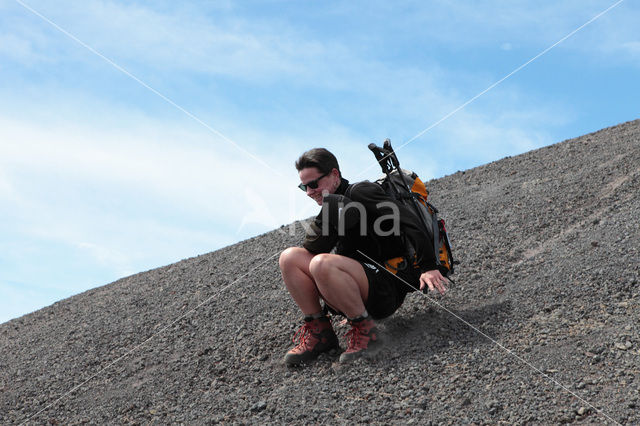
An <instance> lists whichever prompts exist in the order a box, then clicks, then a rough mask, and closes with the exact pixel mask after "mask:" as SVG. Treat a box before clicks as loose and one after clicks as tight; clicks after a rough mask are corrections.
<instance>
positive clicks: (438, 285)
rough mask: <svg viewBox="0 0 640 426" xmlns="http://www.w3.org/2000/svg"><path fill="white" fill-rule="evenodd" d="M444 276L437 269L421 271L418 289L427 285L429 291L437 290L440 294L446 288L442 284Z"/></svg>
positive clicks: (422, 288) (444, 279)
mask: <svg viewBox="0 0 640 426" xmlns="http://www.w3.org/2000/svg"><path fill="white" fill-rule="evenodd" d="M445 281H446V278H445V277H443V276H442V274H441V273H440V271H439V270H437V269H434V270H432V271H427V272H423V273H422V274H421V275H420V290H422V291H424V288H425V287H428V288H429V290H430V291H435V290H438V291H439V292H440V294H444V292H445V291H447V289H446V288H445V286H444V282H445Z"/></svg>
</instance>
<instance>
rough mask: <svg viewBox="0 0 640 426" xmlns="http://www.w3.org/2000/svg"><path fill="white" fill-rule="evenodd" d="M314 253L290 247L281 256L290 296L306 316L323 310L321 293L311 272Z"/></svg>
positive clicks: (284, 279) (283, 278) (281, 266)
mask: <svg viewBox="0 0 640 426" xmlns="http://www.w3.org/2000/svg"><path fill="white" fill-rule="evenodd" d="M313 258H314V255H313V253H311V252H309V251H308V250H307V249H305V248H302V247H289V248H288V249H286V250H285V251H283V252H282V254H281V255H280V271H281V272H282V280H283V281H284V284H285V286H286V287H287V290H288V291H289V294H291V297H292V298H293V301H294V302H295V303H296V305H298V307H299V308H300V310H301V311H302V313H303V314H304V315H313V314H316V313H318V312H320V311H321V310H322V306H321V305H320V300H319V299H320V293H319V292H318V288H317V287H316V284H315V282H314V281H313V278H312V276H311V273H310V272H309V264H310V263H311V260H312V259H313Z"/></svg>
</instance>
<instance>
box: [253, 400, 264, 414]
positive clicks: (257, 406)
mask: <svg viewBox="0 0 640 426" xmlns="http://www.w3.org/2000/svg"><path fill="white" fill-rule="evenodd" d="M266 408H267V402H266V401H258V402H256V403H255V404H254V405H253V406H252V407H251V412H252V413H257V412H259V411H263V410H264V409H266Z"/></svg>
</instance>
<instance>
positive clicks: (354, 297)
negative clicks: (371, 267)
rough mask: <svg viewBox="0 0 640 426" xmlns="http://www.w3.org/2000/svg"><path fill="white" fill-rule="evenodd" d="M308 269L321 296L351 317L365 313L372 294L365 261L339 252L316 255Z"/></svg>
mask: <svg viewBox="0 0 640 426" xmlns="http://www.w3.org/2000/svg"><path fill="white" fill-rule="evenodd" d="M309 273H310V276H311V277H312V279H313V281H314V282H315V285H316V286H317V289H318V290H319V292H320V294H321V295H322V298H323V299H324V300H326V302H327V303H328V304H329V305H331V306H332V307H333V308H335V309H337V310H339V311H341V312H343V313H344V314H345V315H347V317H349V318H355V317H357V316H360V315H362V313H363V312H364V311H365V306H364V304H365V302H366V301H367V298H368V296H369V281H368V280H367V275H366V274H365V272H364V269H363V267H362V265H361V264H360V263H359V262H357V261H355V260H353V259H350V258H348V257H345V256H340V255H337V254H319V255H317V256H313V258H312V259H311V262H310V264H309Z"/></svg>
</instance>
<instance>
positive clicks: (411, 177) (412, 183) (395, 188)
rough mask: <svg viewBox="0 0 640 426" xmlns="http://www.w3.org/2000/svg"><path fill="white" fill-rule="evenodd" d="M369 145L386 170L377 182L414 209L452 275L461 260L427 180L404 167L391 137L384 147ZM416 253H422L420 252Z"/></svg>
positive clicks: (441, 266) (444, 270)
mask: <svg viewBox="0 0 640 426" xmlns="http://www.w3.org/2000/svg"><path fill="white" fill-rule="evenodd" d="M369 149H370V150H371V151H372V152H373V155H374V156H375V157H376V160H377V161H378V164H380V167H381V168H382V172H383V173H384V174H385V175H384V176H383V177H381V178H380V179H378V180H377V181H376V182H377V183H378V184H379V185H380V186H382V188H383V189H384V190H385V192H386V193H387V194H388V195H389V196H391V197H392V198H394V199H395V200H397V201H399V202H401V203H402V204H404V205H405V206H407V207H409V208H410V209H412V211H414V212H415V213H416V215H417V216H418V217H419V218H420V222H421V224H422V228H423V230H424V233H425V238H428V239H429V240H432V241H433V246H434V247H433V248H434V250H433V252H434V253H435V255H436V259H435V263H436V265H437V266H438V269H439V270H440V272H441V273H442V275H444V276H445V277H447V278H448V277H449V275H451V274H453V272H454V268H453V266H454V264H457V263H458V262H454V260H453V254H452V252H451V243H450V242H449V236H448V235H447V229H446V228H445V222H444V219H441V218H440V217H439V216H438V209H436V208H435V206H434V205H433V204H431V203H429V202H428V201H427V198H428V197H429V191H427V188H426V186H425V184H424V182H422V180H421V179H420V178H419V177H418V175H417V174H416V173H415V172H412V171H408V170H404V169H401V168H400V163H399V161H398V157H396V154H395V152H394V151H393V148H392V147H391V141H390V140H389V139H387V140H385V141H384V145H383V147H382V148H381V147H379V146H376V145H375V144H373V143H372V144H369ZM415 255H416V256H417V257H418V258H419V257H420V253H415Z"/></svg>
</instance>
